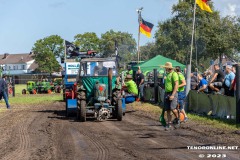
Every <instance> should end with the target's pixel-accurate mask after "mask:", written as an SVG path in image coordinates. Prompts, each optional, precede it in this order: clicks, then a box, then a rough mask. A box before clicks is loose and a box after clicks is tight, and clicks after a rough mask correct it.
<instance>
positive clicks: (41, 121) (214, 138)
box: [0, 102, 240, 160]
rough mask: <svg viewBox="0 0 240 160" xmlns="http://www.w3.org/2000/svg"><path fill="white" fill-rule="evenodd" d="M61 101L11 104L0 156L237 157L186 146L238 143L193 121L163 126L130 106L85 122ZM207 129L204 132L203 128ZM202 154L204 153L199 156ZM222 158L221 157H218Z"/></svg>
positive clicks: (103, 159) (0, 126)
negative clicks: (119, 115) (117, 115)
mask: <svg viewBox="0 0 240 160" xmlns="http://www.w3.org/2000/svg"><path fill="white" fill-rule="evenodd" d="M64 113H65V112H64V103H63V102H56V103H54V104H51V105H47V106H46V105H45V106H42V105H38V106H21V107H20V106H13V109H11V110H7V111H6V112H3V113H0V133H1V138H0V158H1V159H4V160H5V159H6V160H7V159H8V160H14V159H16V160H24V159H31V160H38V159H41V160H45V159H54V160H59V159H62V160H65V159H69V160H73V159H76V160H84V159H86V160H88V159H90V160H91V159H97V160H107V159H113V160H115V159H116V160H118V159H119V160H120V159H144V160H145V159H149V160H152V159H156V160H158V159H171V160H173V159H183V160H188V159H191V160H193V159H199V158H198V156H199V154H202V153H204V154H205V156H207V155H206V154H207V153H212V154H213V153H221V154H226V156H227V159H240V155H239V149H238V150H237V151H226V150H225V151H219V150H218V151H213V150H212V151H211V150H210V151H209V150H208V151H201V150H188V149H187V146H193V145H213V146H219V145H220V146H223V145H226V146H228V145H238V146H239V147H240V143H239V140H240V136H239V135H237V134H236V135H233V134H231V135H229V133H225V132H224V133H223V132H222V131H219V132H218V131H215V130H211V129H209V128H208V131H207V130H204V128H203V127H201V126H197V124H192V123H191V122H189V124H184V125H183V126H182V128H181V129H178V130H172V131H164V128H163V127H162V126H161V125H160V124H159V123H158V122H157V121H156V120H154V119H151V118H147V117H143V116H141V115H142V113H141V112H139V111H135V110H131V109H130V110H129V111H128V113H126V116H125V117H124V119H123V121H121V122H119V121H115V120H109V121H105V122H95V121H87V122H85V123H80V122H77V121H75V118H74V117H71V118H66V117H65V115H64ZM206 131H207V132H206ZM201 159H207V158H201ZM218 159H223V158H218Z"/></svg>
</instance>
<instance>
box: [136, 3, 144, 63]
mask: <svg viewBox="0 0 240 160" xmlns="http://www.w3.org/2000/svg"><path fill="white" fill-rule="evenodd" d="M142 10H143V7H141V8H139V9H137V12H138V46H137V55H138V60H137V62H138V63H139V60H140V58H141V57H140V22H141V19H142V16H141V12H142Z"/></svg>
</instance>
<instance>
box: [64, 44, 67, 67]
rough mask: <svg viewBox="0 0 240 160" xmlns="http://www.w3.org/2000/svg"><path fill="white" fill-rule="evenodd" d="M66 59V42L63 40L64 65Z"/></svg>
mask: <svg viewBox="0 0 240 160" xmlns="http://www.w3.org/2000/svg"><path fill="white" fill-rule="evenodd" d="M66 59H67V46H66V40H64V63H65V62H66Z"/></svg>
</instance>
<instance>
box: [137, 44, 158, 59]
mask: <svg viewBox="0 0 240 160" xmlns="http://www.w3.org/2000/svg"><path fill="white" fill-rule="evenodd" d="M140 55H141V60H142V61H146V60H149V59H151V58H153V57H155V56H156V55H158V52H157V49H156V44H155V43H154V42H151V43H147V44H146V45H144V46H140ZM136 59H137V56H136Z"/></svg>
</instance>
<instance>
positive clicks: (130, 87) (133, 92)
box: [124, 74, 138, 96]
mask: <svg viewBox="0 0 240 160" xmlns="http://www.w3.org/2000/svg"><path fill="white" fill-rule="evenodd" d="M124 90H125V91H126V92H127V93H126V95H125V96H137V95H138V88H137V85H136V83H135V82H134V81H133V80H132V75H130V74H128V75H127V76H126V78H125V85H124Z"/></svg>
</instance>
